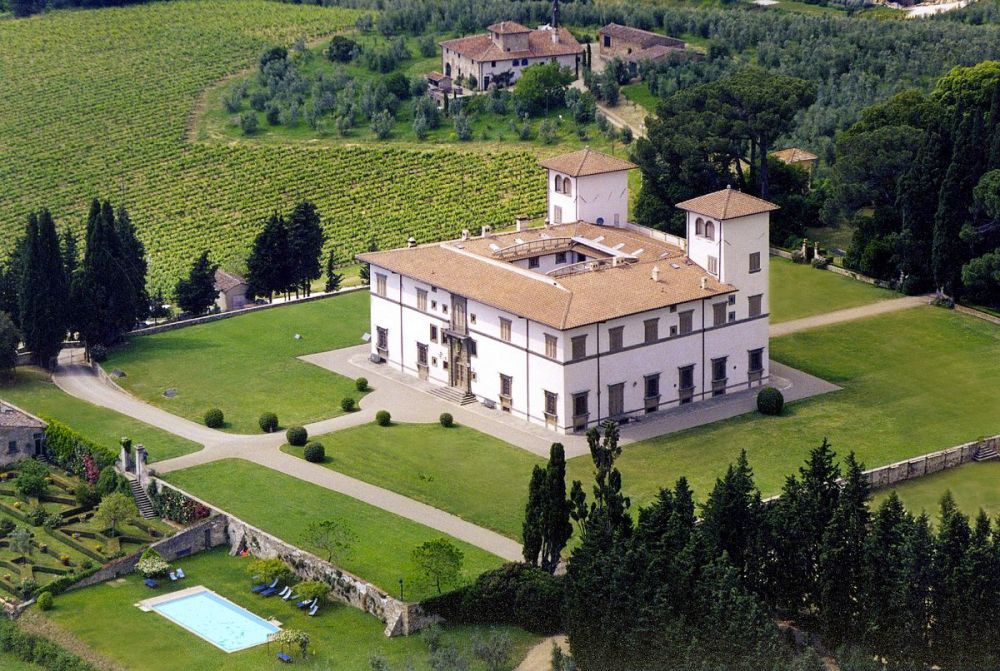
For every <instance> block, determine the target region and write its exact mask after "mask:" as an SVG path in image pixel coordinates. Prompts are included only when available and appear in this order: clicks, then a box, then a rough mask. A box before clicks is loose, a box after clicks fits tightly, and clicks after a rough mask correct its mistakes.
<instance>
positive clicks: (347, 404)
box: [340, 396, 356, 412]
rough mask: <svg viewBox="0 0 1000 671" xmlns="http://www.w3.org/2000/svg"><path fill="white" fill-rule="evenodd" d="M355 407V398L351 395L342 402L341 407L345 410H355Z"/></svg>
mask: <svg viewBox="0 0 1000 671" xmlns="http://www.w3.org/2000/svg"><path fill="white" fill-rule="evenodd" d="M355 407H356V406H355V403H354V399H353V398H351V397H350V396H348V397H347V398H345V399H344V400H342V401H341V402H340V409H341V410H343V411H344V412H354V409H355Z"/></svg>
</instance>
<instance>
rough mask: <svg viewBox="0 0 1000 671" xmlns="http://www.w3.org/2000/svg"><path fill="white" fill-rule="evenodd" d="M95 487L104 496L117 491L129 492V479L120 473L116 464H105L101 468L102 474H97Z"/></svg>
mask: <svg viewBox="0 0 1000 671" xmlns="http://www.w3.org/2000/svg"><path fill="white" fill-rule="evenodd" d="M95 488H96V489H97V492H98V493H99V494H100V495H101V497H102V498H103V497H105V496H107V495H108V494H114V493H115V492H122V493H123V494H127V493H129V486H128V480H126V479H125V476H123V475H121V474H120V473H118V471H116V470H115V467H114V466H105V467H104V468H103V469H101V474H100V475H98V476H97V484H96V485H95Z"/></svg>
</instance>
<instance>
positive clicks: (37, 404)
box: [0, 367, 201, 461]
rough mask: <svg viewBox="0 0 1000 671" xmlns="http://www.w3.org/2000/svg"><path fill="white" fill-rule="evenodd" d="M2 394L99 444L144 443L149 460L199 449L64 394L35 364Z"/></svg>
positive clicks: (20, 372) (22, 370) (20, 371)
mask: <svg viewBox="0 0 1000 671" xmlns="http://www.w3.org/2000/svg"><path fill="white" fill-rule="evenodd" d="M0 397H2V398H4V399H6V400H8V401H10V402H11V403H13V404H14V405H16V406H19V407H21V408H23V409H25V410H27V411H28V412H31V413H33V414H36V415H39V416H41V417H45V418H48V419H54V420H57V421H60V422H62V423H63V424H67V425H69V426H70V427H72V428H73V429H75V430H77V431H79V432H80V433H81V434H83V435H84V436H86V437H87V438H89V439H90V440H93V441H94V442H96V443H100V444H102V445H106V446H108V447H110V448H112V449H113V450H117V449H118V443H119V441H120V440H121V437H122V436H129V437H130V438H131V439H132V442H133V443H134V444H142V445H145V447H146V450H147V451H148V452H149V460H150V461H162V460H164V459H171V458H173V457H179V456H181V455H182V454H188V453H189V452H196V451H197V450H200V449H201V445H198V444H197V443H194V442H191V441H190V440H185V439H184V438H180V437H178V436H175V435H173V434H171V433H167V432H166V431H161V430H160V429H157V428H156V427H152V426H150V425H149V424H145V423H143V422H140V421H139V420H137V419H132V418H131V417H127V416H126V415H121V414H119V413H117V412H115V411H113V410H108V409H106V408H101V407H98V406H96V405H92V404H90V403H87V402H86V401H81V400H80V399H78V398H75V397H73V396H70V395H69V394H65V393H63V391H62V390H61V389H59V388H58V387H57V386H56V385H55V384H54V383H53V382H52V380H51V379H50V378H49V376H48V374H47V373H45V372H44V371H42V370H39V369H37V368H34V367H28V368H24V367H22V368H18V369H17V374H16V377H15V380H14V384H13V385H10V386H4V387H0Z"/></svg>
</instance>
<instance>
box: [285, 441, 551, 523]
mask: <svg viewBox="0 0 1000 671" xmlns="http://www.w3.org/2000/svg"><path fill="white" fill-rule="evenodd" d="M310 439H311V440H318V441H320V442H321V443H323V445H325V446H326V454H327V461H326V464H324V465H325V466H327V467H328V468H331V469H334V470H337V471H339V472H341V473H346V474H347V475H351V476H353V477H356V478H359V479H361V480H364V481H366V482H371V483H373V484H376V485H380V486H382V487H387V488H389V489H392V490H393V491H396V492H399V493H400V494H403V495H405V496H409V497H411V498H414V499H417V500H418V501H423V502H425V503H428V504H430V505H432V506H434V507H436V508H441V509H442V510H447V511H448V512H450V513H453V514H455V515H458V516H460V517H463V518H465V519H467V520H469V521H470V522H473V523H474V524H478V525H480V526H484V527H487V528H489V529H493V530H495V531H498V532H500V533H502V534H505V535H507V536H509V537H511V538H517V539H520V537H521V512H522V511H523V510H524V504H525V503H526V501H527V493H528V484H527V483H528V480H529V478H530V477H531V469H532V467H533V466H534V465H535V464H544V461H543V460H541V459H538V458H536V457H534V456H533V455H531V454H530V453H528V452H526V451H524V450H521V449H518V448H516V447H512V446H510V445H507V444H506V443H504V442H502V441H500V440H498V439H496V438H493V437H492V436H488V435H486V434H484V433H480V432H478V431H476V430H474V429H469V428H467V427H462V426H455V427H452V428H450V429H445V428H443V427H442V426H440V425H439V424H393V425H392V426H389V427H380V426H377V425H375V424H368V425H365V426H359V427H356V428H352V429H345V430H343V431H338V432H336V433H331V434H327V435H325V436H317V437H315V438H310ZM283 449H284V450H285V451H286V452H289V453H291V454H295V455H297V456H302V448H300V447H290V446H287V445H286V446H285V447H284V448H283Z"/></svg>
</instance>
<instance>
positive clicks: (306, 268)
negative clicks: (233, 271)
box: [247, 200, 326, 300]
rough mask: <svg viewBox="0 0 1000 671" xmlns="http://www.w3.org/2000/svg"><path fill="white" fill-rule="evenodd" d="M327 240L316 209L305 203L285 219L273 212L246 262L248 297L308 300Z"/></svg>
mask: <svg viewBox="0 0 1000 671" xmlns="http://www.w3.org/2000/svg"><path fill="white" fill-rule="evenodd" d="M325 240H326V236H325V235H324V234H323V228H322V226H321V224H320V217H319V213H318V212H317V211H316V206H315V205H313V204H312V203H311V202H309V201H307V200H305V201H302V202H301V203H299V204H298V205H296V206H295V207H294V208H293V209H292V212H291V214H290V215H289V216H288V218H287V219H286V218H285V217H284V216H282V215H281V214H278V213H277V212H275V213H274V214H272V215H271V218H270V219H269V220H268V221H267V223H266V224H265V225H264V228H263V229H261V231H260V233H258V234H257V237H256V238H255V239H254V242H253V246H252V248H251V250H250V256H249V257H248V258H247V284H248V285H249V291H248V293H249V294H252V295H254V296H260V297H267V298H268V300H270V299H271V297H272V296H273V295H274V294H275V293H278V294H282V293H284V294H288V293H290V292H292V291H294V292H295V293H296V295H298V293H299V292H300V291H301V292H302V293H303V294H304V295H306V296H308V295H309V293H310V285H311V283H312V281H313V280H316V279H319V277H320V275H321V274H322V270H321V267H320V255H321V254H322V251H323V242H324V241H325Z"/></svg>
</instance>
